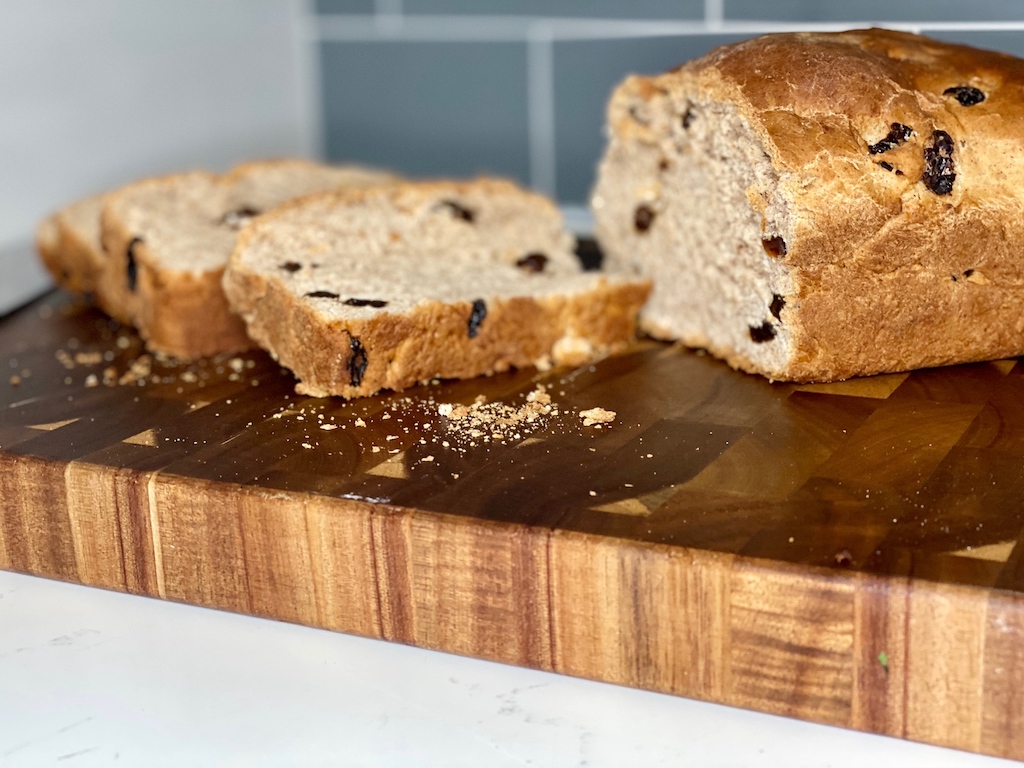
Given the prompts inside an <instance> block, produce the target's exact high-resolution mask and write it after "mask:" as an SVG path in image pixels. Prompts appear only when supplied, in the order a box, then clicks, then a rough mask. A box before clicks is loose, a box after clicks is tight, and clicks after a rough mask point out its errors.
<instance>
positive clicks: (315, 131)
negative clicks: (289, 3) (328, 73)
mask: <svg viewBox="0 0 1024 768" xmlns="http://www.w3.org/2000/svg"><path fill="white" fill-rule="evenodd" d="M318 21H319V20H318V17H317V13H316V0H304V2H303V3H302V7H301V9H300V10H299V11H298V12H297V13H296V19H295V35H296V37H297V38H298V47H299V50H298V55H299V78H300V83H299V95H298V98H299V112H300V113H301V115H302V119H303V121H304V122H305V125H304V126H303V137H302V142H303V147H302V149H303V151H304V152H305V154H306V155H307V157H311V158H314V159H316V160H323V159H324V157H325V156H326V152H327V142H326V137H325V136H324V131H325V127H326V121H325V119H324V101H325V99H324V92H323V67H322V60H321V55H320V54H321V51H320V42H319V38H318V26H319V24H318Z"/></svg>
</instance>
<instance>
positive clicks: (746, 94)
mask: <svg viewBox="0 0 1024 768" xmlns="http://www.w3.org/2000/svg"><path fill="white" fill-rule="evenodd" d="M1022 103H1024V61H1021V60H1019V59H1015V58H1012V57H1010V56H1005V55H1002V54H997V53H991V52H987V51H980V50H975V49H971V48H967V47H964V46H959V45H950V44H947V43H941V42H938V41H935V40H929V39H926V38H923V37H919V36H915V35H909V34H904V33H899V32H891V31H884V30H869V31H858V32H844V33H840V34H784V35H769V36H766V37H761V38H758V39H755V40H749V41H746V42H743V43H739V44H735V45H729V46H725V47H723V48H719V49H717V50H715V51H713V52H712V53H710V54H708V55H707V56H705V57H704V58H702V59H699V60H697V61H694V62H691V63H689V64H687V65H685V66H683V67H681V68H679V69H676V70H673V71H670V72H667V73H665V74H663V75H659V76H655V77H630V78H629V79H627V80H626V81H625V82H624V83H623V84H622V85H621V86H620V87H619V88H618V89H617V90H616V91H615V93H614V94H613V96H612V98H611V102H610V104H609V107H608V122H609V137H610V138H609V144H608V148H607V151H606V154H605V156H604V159H603V161H602V163H601V166H600V171H599V179H598V182H597V186H596V188H595V191H594V194H593V198H592V207H593V211H594V216H595V220H596V233H597V237H598V239H599V242H600V244H601V246H602V247H603V249H604V251H605V253H606V256H607V257H608V260H609V262H610V264H611V265H613V266H614V267H617V268H621V269H626V270H631V271H633V272H634V273H635V274H640V275H645V276H649V277H651V278H653V279H654V282H655V289H654V291H653V293H652V296H651V301H650V302H649V304H648V305H647V307H646V308H645V310H644V312H643V315H642V318H641V324H642V327H643V328H644V329H646V330H647V331H649V332H650V333H652V334H653V335H655V336H658V337H661V338H666V339H681V340H682V341H683V342H684V343H685V344H688V345H691V346H695V347H704V348H707V349H708V350H710V351H711V352H712V353H714V354H716V355H718V356H721V357H723V358H725V359H726V360H727V361H728V362H729V363H730V364H732V365H733V366H735V367H737V368H741V369H744V370H747V371H753V372H757V373H761V374H764V375H765V376H768V377H770V378H772V379H783V380H796V381H830V380H836V379H843V378H847V377H850V376H856V375H862V374H871V373H878V372H883V371H900V370H907V369H911V368H918V367H927V366H935V365H942V364H947V363H957V362H966V361H975V360H987V359H995V358H1002V357H1009V356H1015V355H1020V354H1022V353H1024V313H1022V312H1021V311H1020V307H1021V306H1022V305H1024V259H1021V257H1020V251H1021V249H1022V248H1024V196H1022V195H1021V194H1020V190H1021V189H1024V138H1022V136H1024V109H1022V108H1021V106H1020V105H1021V104H1022Z"/></svg>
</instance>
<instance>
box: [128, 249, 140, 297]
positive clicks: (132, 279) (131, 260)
mask: <svg viewBox="0 0 1024 768" xmlns="http://www.w3.org/2000/svg"><path fill="white" fill-rule="evenodd" d="M141 242H142V238H141V237H133V238H132V239H131V242H129V243H128V290H129V291H131V292H132V293H135V286H136V284H137V283H138V281H139V265H138V264H137V263H136V262H135V246H136V245H138V244H139V243H141Z"/></svg>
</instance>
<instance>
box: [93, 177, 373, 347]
mask: <svg viewBox="0 0 1024 768" xmlns="http://www.w3.org/2000/svg"><path fill="white" fill-rule="evenodd" d="M392 180H393V177H392V176H390V175H388V174H384V173H380V172H377V171H370V170H364V169H361V168H352V167H330V166H323V165H317V164H314V163H308V162H305V161H300V160H277V161H263V162H255V163H247V164H245V165H242V166H239V167H237V168H235V169H234V170H232V171H231V172H230V173H228V174H226V175H224V176H215V175H213V174H211V173H206V172H203V171H195V172H191V173H183V174H178V175H174V176H166V177H163V178H157V179H148V180H145V181H140V182H137V183H135V184H130V185H128V186H127V187H124V188H122V189H120V190H117V191H116V192H112V193H110V194H108V195H106V196H105V197H104V198H103V205H102V216H101V232H102V241H103V248H104V250H105V252H106V256H105V257H104V259H103V262H104V263H103V269H102V271H101V272H100V274H99V276H98V278H97V280H96V286H95V289H96V294H97V297H98V299H99V301H100V305H101V306H102V307H104V308H105V309H107V311H109V312H110V313H111V314H113V315H114V316H115V317H118V318H120V319H123V320H125V321H127V322H130V323H132V324H133V325H135V326H136V327H137V328H138V329H139V333H140V334H141V335H142V337H143V338H144V339H145V341H146V345H147V347H149V349H151V350H153V351H157V352H163V353H165V354H169V355H173V356H175V357H181V358H193V357H199V356H203V355H211V354H215V353H217V352H228V351H233V350H238V349H244V348H246V347H248V346H251V342H250V340H249V338H248V336H247V335H246V333H245V327H244V324H243V323H242V322H241V320H239V318H238V317H236V316H235V315H233V314H232V313H231V311H230V310H229V308H228V305H227V301H226V300H225V298H224V293H223V291H222V289H221V276H222V275H223V272H224V267H225V265H226V264H227V260H228V257H229V256H230V255H231V250H232V248H233V247H234V245H235V240H236V239H237V236H238V232H239V230H240V229H241V227H242V226H243V225H244V224H245V223H246V222H248V221H249V220H250V219H251V218H252V217H254V216H256V215H258V214H259V213H262V212H263V211H266V210H269V209H272V208H274V207H276V206H278V205H280V204H281V203H283V202H285V201H287V200H290V199H292V198H295V197H298V196H301V195H306V194H309V193H311V192H317V191H321V190H328V189H338V188H344V187H359V186H365V185H374V184H385V183H390V182H391V181H392Z"/></svg>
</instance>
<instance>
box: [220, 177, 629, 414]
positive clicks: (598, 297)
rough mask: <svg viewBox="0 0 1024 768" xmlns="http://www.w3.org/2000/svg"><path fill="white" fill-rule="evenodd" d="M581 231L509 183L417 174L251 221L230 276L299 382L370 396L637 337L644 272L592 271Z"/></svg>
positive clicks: (255, 328)
mask: <svg viewBox="0 0 1024 768" xmlns="http://www.w3.org/2000/svg"><path fill="white" fill-rule="evenodd" d="M572 244H573V242H572V238H571V236H569V235H568V234H567V233H566V232H565V231H564V229H563V228H562V223H561V217H560V215H559V213H558V210H557V209H556V208H555V207H554V206H553V205H552V204H551V203H550V202H548V201H547V200H545V199H544V198H541V197H538V196H536V195H533V194H531V193H528V192H526V191H524V190H521V189H519V188H518V187H515V186H514V185H512V184H510V183H507V182H501V181H495V180H479V181H476V182H468V183H455V182H432V183H422V184H404V185H399V186H397V187H394V188H392V189H379V190H366V191H354V192H344V193H337V194H329V195H320V196H314V197H310V198H307V199H305V200H302V201H298V202H296V203H293V204H291V205H288V206H285V207H284V208H282V209H281V210H279V211H278V212H276V213H274V214H272V215H269V216H265V217H263V218H261V219H260V220H258V221H256V222H254V223H253V225H252V226H251V227H250V228H249V230H248V231H247V232H246V233H245V234H244V235H243V236H242V238H240V242H239V245H238V247H237V248H236V250H235V253H234V255H233V256H232V259H231V263H230V265H229V268H228V270H227V272H226V274H225V277H224V289H225V292H226V293H227V296H228V298H229V300H230V302H231V304H232V306H233V307H234V308H235V310H236V311H238V312H239V313H240V314H241V316H242V317H243V318H244V319H245V321H246V324H247V327H248V331H249V334H250V335H251V336H252V337H253V338H254V339H255V340H256V341H257V342H258V343H259V344H260V345H261V346H263V347H264V348H265V349H267V350H269V351H270V352H271V354H273V355H274V356H275V357H276V358H277V359H278V360H279V361H280V362H281V363H282V364H283V365H285V366H287V367H288V368H290V369H291V370H292V371H293V372H294V373H295V375H296V376H297V378H299V379H300V384H299V386H298V391H299V392H300V393H302V394H311V395H315V396H326V395H340V396H342V397H359V396H364V395H370V394H373V393H374V392H377V391H380V390H382V389H391V390H401V389H404V388H406V387H409V386H412V385H415V384H418V383H420V382H424V381H429V380H432V379H435V378H470V377H475V376H480V375H484V374H490V373H496V372H500V371H504V370H508V369H509V368H512V367H521V366H526V365H531V364H534V363H536V362H538V361H541V362H543V361H545V360H554V361H559V362H568V361H572V360H575V361H581V360H584V359H590V358H591V357H592V356H593V355H595V354H599V353H601V352H605V351H608V350H611V349H613V348H615V347H617V346H619V345H622V344H624V343H625V342H626V341H628V340H629V339H630V338H632V336H633V335H634V332H635V317H636V313H637V311H638V310H639V307H640V305H641V304H642V303H643V301H644V299H645V297H646V295H647V292H648V289H649V286H648V284H647V282H646V281H644V280H633V279H618V278H606V277H604V276H602V275H598V274H593V273H585V272H583V271H582V269H581V267H580V265H579V262H578V260H577V259H576V257H575V256H574V254H573V252H572Z"/></svg>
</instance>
